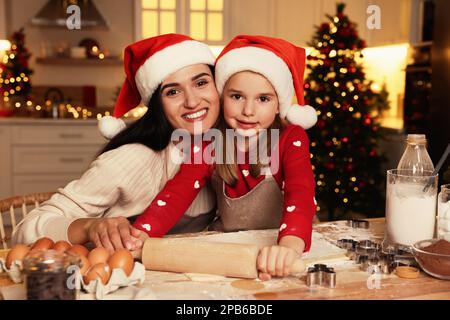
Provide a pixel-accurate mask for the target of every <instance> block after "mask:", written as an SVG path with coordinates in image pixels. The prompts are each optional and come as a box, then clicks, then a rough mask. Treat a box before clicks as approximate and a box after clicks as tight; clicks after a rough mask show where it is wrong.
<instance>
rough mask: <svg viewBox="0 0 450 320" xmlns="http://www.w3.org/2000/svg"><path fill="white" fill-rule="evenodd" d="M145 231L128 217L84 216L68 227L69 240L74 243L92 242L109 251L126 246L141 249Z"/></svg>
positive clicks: (129, 248)
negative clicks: (134, 225)
mask: <svg viewBox="0 0 450 320" xmlns="http://www.w3.org/2000/svg"><path fill="white" fill-rule="evenodd" d="M143 233H144V232H142V231H140V230H138V229H136V228H134V227H133V226H132V225H131V224H130V222H129V221H128V219H127V218H125V217H114V218H83V219H77V220H75V221H74V222H72V223H71V224H70V226H69V229H68V238H69V241H70V242H71V243H73V244H84V243H86V242H92V243H94V244H95V246H96V247H103V248H105V249H107V250H108V251H109V252H113V251H115V250H117V249H123V248H126V249H128V250H137V249H140V248H141V247H142V245H143V243H144V242H143V240H142V239H143V235H142V234H143Z"/></svg>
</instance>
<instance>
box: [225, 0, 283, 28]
mask: <svg viewBox="0 0 450 320" xmlns="http://www.w3.org/2000/svg"><path fill="white" fill-rule="evenodd" d="M229 2H230V6H229V14H230V19H229V22H230V25H229V30H230V32H229V34H230V35H231V37H234V36H236V35H238V34H254V35H265V36H272V35H273V29H274V22H275V19H274V18H275V17H274V14H273V12H274V8H275V5H276V3H275V2H277V1H274V0H245V1H242V0H229Z"/></svg>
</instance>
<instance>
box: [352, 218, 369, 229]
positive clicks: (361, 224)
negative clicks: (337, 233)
mask: <svg viewBox="0 0 450 320" xmlns="http://www.w3.org/2000/svg"><path fill="white" fill-rule="evenodd" d="M347 225H348V226H349V227H352V228H361V229H369V221H367V220H358V219H350V220H347Z"/></svg>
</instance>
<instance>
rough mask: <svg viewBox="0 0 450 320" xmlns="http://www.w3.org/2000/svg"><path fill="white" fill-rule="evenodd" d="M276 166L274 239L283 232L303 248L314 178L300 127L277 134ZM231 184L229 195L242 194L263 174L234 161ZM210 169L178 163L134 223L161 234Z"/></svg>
mask: <svg viewBox="0 0 450 320" xmlns="http://www.w3.org/2000/svg"><path fill="white" fill-rule="evenodd" d="M277 149H278V152H279V154H278V156H279V157H278V159H279V169H278V171H277V172H272V174H273V177H274V178H275V181H276V182H277V183H278V185H279V187H280V188H281V189H282V190H284V200H283V201H284V203H283V207H284V211H283V215H282V219H281V222H280V232H279V234H278V241H279V240H280V239H281V238H282V237H284V236H287V235H294V236H297V237H299V238H301V239H303V241H304V242H305V252H306V251H308V250H309V249H310V247H311V236H312V219H313V217H314V214H315V212H316V200H315V198H314V196H315V194H314V187H315V181H314V176H313V172H312V167H311V162H310V153H309V139H308V136H307V134H306V132H305V130H304V129H302V128H301V127H299V126H296V125H289V126H287V127H286V128H285V129H284V130H283V131H282V133H281V134H280V139H279V147H278V148H277ZM238 168H239V172H238V180H237V183H236V184H235V186H233V187H231V186H229V185H226V187H225V192H226V194H227V196H229V197H231V198H237V197H241V196H243V195H245V194H246V193H248V192H249V191H250V190H252V189H253V188H254V187H255V186H256V185H257V184H258V183H260V182H261V181H262V180H264V178H265V176H264V175H262V174H261V175H260V176H259V177H257V178H254V177H252V176H251V175H250V174H248V170H249V168H250V165H249V164H240V165H238ZM213 171H214V165H208V164H206V163H201V164H182V165H181V166H180V170H179V172H178V173H177V174H176V175H175V176H174V177H173V178H172V179H171V180H169V181H168V182H167V183H166V185H165V187H164V188H163V189H162V190H161V192H160V193H159V194H158V195H157V196H156V197H155V198H154V200H153V201H152V203H151V204H150V206H149V207H148V208H147V209H146V210H145V211H144V213H142V214H141V215H140V216H139V217H138V218H137V219H136V221H135V222H134V224H133V225H134V226H135V227H136V228H138V229H140V230H142V231H145V232H146V233H147V234H148V235H149V236H150V237H162V236H164V235H165V234H166V233H167V232H168V231H169V230H170V229H171V228H172V227H173V226H174V225H175V224H176V222H177V221H178V219H180V218H181V216H182V215H183V214H184V212H185V211H186V210H187V209H188V208H189V206H190V204H191V203H192V201H193V200H194V199H195V197H196V196H197V194H198V192H199V190H200V189H201V188H202V187H203V186H204V184H205V182H206V179H209V178H210V177H211V175H212V173H213Z"/></svg>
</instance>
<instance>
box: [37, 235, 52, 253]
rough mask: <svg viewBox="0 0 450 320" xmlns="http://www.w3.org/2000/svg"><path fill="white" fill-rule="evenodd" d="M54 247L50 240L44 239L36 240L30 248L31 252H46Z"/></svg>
mask: <svg viewBox="0 0 450 320" xmlns="http://www.w3.org/2000/svg"><path fill="white" fill-rule="evenodd" d="M53 245H54V242H53V240H52V239H50V238H47V237H44V238H40V239H38V240H37V241H36V242H35V243H34V244H33V246H32V247H31V251H34V250H48V249H51V248H52V247H53Z"/></svg>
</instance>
